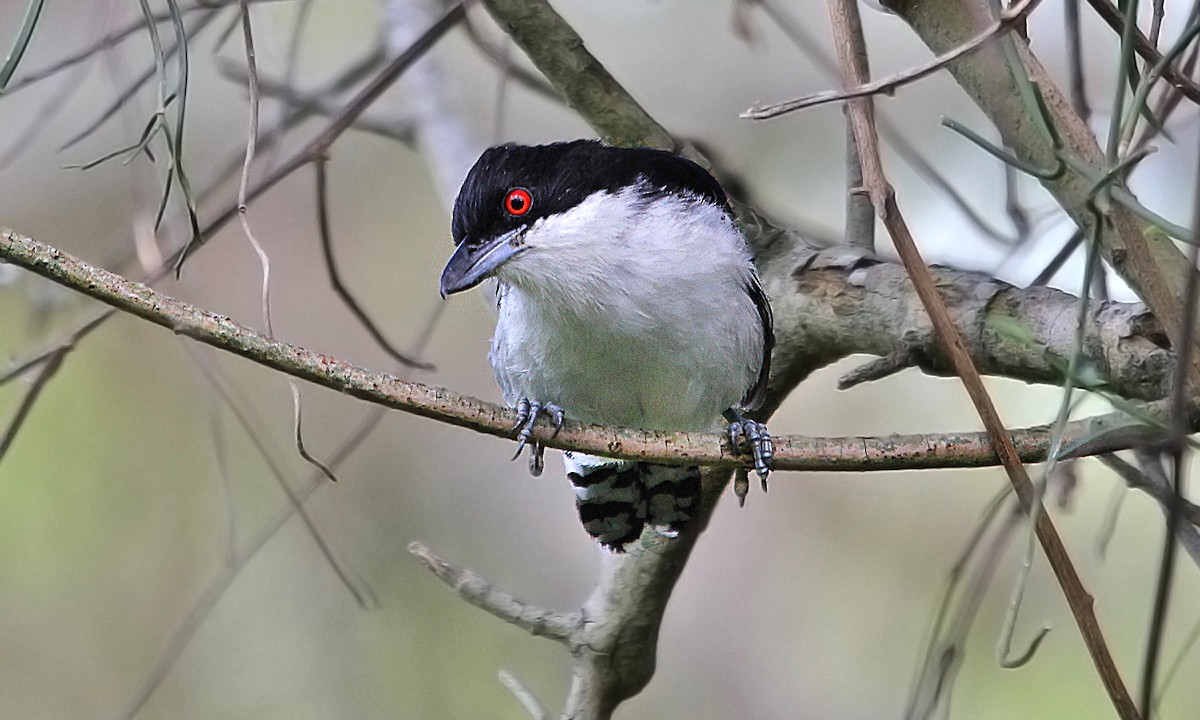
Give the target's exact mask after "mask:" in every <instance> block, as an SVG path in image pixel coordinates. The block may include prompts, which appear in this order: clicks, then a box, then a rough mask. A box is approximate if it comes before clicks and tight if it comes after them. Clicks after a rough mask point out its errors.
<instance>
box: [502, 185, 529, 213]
mask: <svg viewBox="0 0 1200 720" xmlns="http://www.w3.org/2000/svg"><path fill="white" fill-rule="evenodd" d="M531 207H533V196H531V195H530V194H529V191H528V190H526V189H525V188H515V189H513V190H509V191H508V195H506V196H505V197H504V209H505V210H506V211H508V214H509V215H517V216H520V215H524V214H525V213H527V212H529V208H531Z"/></svg>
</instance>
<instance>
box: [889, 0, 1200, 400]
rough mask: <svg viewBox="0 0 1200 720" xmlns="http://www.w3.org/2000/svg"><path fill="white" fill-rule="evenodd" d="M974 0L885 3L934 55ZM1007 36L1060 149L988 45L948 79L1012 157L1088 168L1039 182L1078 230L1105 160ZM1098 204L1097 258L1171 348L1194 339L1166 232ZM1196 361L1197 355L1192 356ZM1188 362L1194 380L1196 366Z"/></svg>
mask: <svg viewBox="0 0 1200 720" xmlns="http://www.w3.org/2000/svg"><path fill="white" fill-rule="evenodd" d="M979 7H980V4H979V3H971V2H965V1H964V0H895V1H894V2H891V3H888V8H889V9H890V10H893V11H894V12H896V13H897V14H898V15H900V16H901V17H902V18H903V19H904V20H905V21H906V22H907V23H908V24H909V25H911V26H912V28H913V30H914V31H915V32H916V33H917V35H919V36H920V37H921V39H922V40H923V41H924V42H925V44H926V45H928V46H929V48H930V50H932V51H933V52H934V53H936V54H941V53H945V52H947V51H949V50H951V49H952V48H954V47H957V46H958V45H960V44H962V43H963V42H966V41H967V40H969V39H970V38H971V37H972V36H974V35H975V34H976V33H977V32H978V29H979V27H980V26H981V25H982V24H983V23H985V22H987V21H988V18H981V17H979V16H978V14H977V11H978V8H979ZM1005 42H1012V43H1013V45H1014V46H1015V48H1016V54H1017V56H1018V57H1019V58H1020V63H1021V65H1022V67H1021V68H1020V69H1018V70H1017V71H1016V72H1020V73H1026V74H1027V75H1028V78H1029V80H1030V81H1031V82H1032V83H1033V84H1034V86H1035V87H1036V89H1037V91H1038V92H1039V93H1040V94H1041V97H1042V99H1043V101H1044V103H1043V104H1044V107H1045V108H1046V112H1047V113H1048V114H1049V116H1050V121H1051V122H1052V123H1053V126H1054V128H1055V131H1056V134H1057V136H1058V142H1059V143H1061V149H1060V148H1056V147H1055V143H1054V140H1053V139H1052V138H1051V137H1050V136H1049V135H1048V134H1047V133H1046V132H1045V131H1043V130H1042V129H1041V126H1042V123H1041V121H1040V118H1038V117H1035V116H1034V115H1033V114H1032V113H1033V112H1034V110H1033V108H1031V107H1029V106H1028V105H1027V104H1026V103H1025V102H1024V101H1023V100H1022V94H1021V92H1020V91H1019V89H1018V87H1017V84H1016V82H1015V80H1014V77H1013V73H1010V72H1009V71H1008V64H1007V60H1006V58H1005V56H1004V53H1003V52H1002V50H1001V48H1000V47H998V46H997V45H996V44H993V45H990V46H987V47H984V48H982V49H980V50H979V51H978V52H975V53H972V54H970V55H967V56H964V57H962V58H959V59H958V60H956V61H954V62H952V63H950V64H949V65H948V66H947V67H948V68H949V69H950V72H951V73H953V75H954V78H955V80H957V81H958V83H959V84H960V85H961V86H962V87H963V89H964V90H966V91H967V93H968V94H969V95H970V96H971V98H972V99H973V100H974V101H975V103H976V104H977V105H978V106H979V108H980V109H981V110H982V111H983V112H984V114H986V115H987V116H988V118H989V119H990V120H991V121H992V122H993V123H994V124H995V126H996V128H997V129H998V130H999V131H1000V135H1001V137H1002V138H1003V140H1004V144H1005V145H1006V146H1008V147H1011V148H1013V150H1014V151H1015V152H1016V154H1017V156H1018V157H1019V158H1020V159H1021V160H1023V161H1025V162H1027V163H1029V164H1030V165H1033V166H1035V167H1040V168H1052V167H1056V166H1058V164H1059V162H1060V160H1061V159H1062V158H1072V159H1075V160H1076V161H1078V162H1079V163H1081V164H1082V165H1084V166H1086V167H1088V168H1090V170H1091V174H1092V177H1084V176H1083V175H1080V174H1078V173H1076V172H1073V171H1067V172H1063V173H1058V174H1054V175H1052V176H1047V177H1046V178H1043V179H1042V184H1043V186H1045V188H1046V189H1047V190H1049V191H1050V193H1051V194H1053V195H1054V197H1055V199H1056V200H1058V203H1059V204H1060V205H1061V206H1062V207H1063V209H1064V210H1065V211H1066V212H1067V214H1069V215H1070V216H1071V219H1072V220H1074V221H1075V223H1076V224H1077V225H1078V226H1079V227H1080V228H1082V229H1084V230H1086V231H1089V232H1090V230H1091V229H1092V227H1093V225H1095V223H1096V222H1097V220H1098V216H1097V215H1096V214H1094V213H1093V212H1092V211H1091V209H1090V207H1091V203H1092V201H1093V199H1094V197H1095V195H1094V192H1095V190H1096V189H1097V186H1096V178H1098V177H1101V176H1102V175H1103V174H1104V171H1105V167H1106V161H1105V158H1104V156H1103V154H1102V153H1101V151H1100V148H1099V146H1098V145H1097V144H1096V140H1095V137H1094V136H1093V135H1092V131H1091V130H1090V129H1089V128H1088V126H1087V124H1086V123H1085V122H1084V121H1083V120H1082V119H1081V118H1080V117H1079V116H1078V115H1077V114H1076V113H1075V112H1074V111H1073V110H1072V109H1071V104H1070V102H1069V100H1068V99H1067V98H1066V97H1065V96H1064V95H1063V93H1062V92H1061V91H1060V90H1059V88H1058V86H1057V85H1056V84H1055V83H1054V82H1053V80H1052V79H1051V78H1050V76H1049V74H1048V73H1047V72H1046V70H1045V68H1044V67H1042V64H1041V63H1040V62H1038V59H1037V58H1036V57H1035V56H1034V55H1033V52H1032V51H1031V50H1030V48H1029V44H1028V42H1027V41H1026V40H1024V39H1023V38H1020V37H1017V36H1016V34H1010V35H1008V36H1007V37H1006V38H1005ZM1111 205H1112V206H1111V207H1109V208H1106V210H1107V217H1106V219H1107V220H1109V221H1110V222H1111V225H1108V226H1106V227H1104V228H1101V229H1100V230H1101V232H1100V234H1099V236H1100V238H1101V245H1102V250H1103V252H1104V256H1105V259H1106V260H1108V261H1109V262H1110V263H1111V264H1112V266H1113V269H1115V270H1116V271H1117V273H1118V274H1120V275H1121V277H1122V278H1124V279H1125V280H1126V281H1127V282H1128V283H1129V284H1130V285H1131V286H1132V287H1133V288H1134V289H1135V290H1136V291H1137V293H1138V296H1139V297H1141V298H1142V299H1143V300H1144V301H1145V302H1146V304H1147V305H1148V306H1149V307H1150V309H1151V310H1152V311H1153V312H1154V314H1155V316H1156V317H1158V318H1159V320H1160V322H1161V323H1162V327H1163V328H1164V329H1165V331H1166V333H1167V335H1169V336H1170V337H1171V338H1172V340H1173V341H1174V344H1175V346H1176V347H1178V346H1179V344H1180V342H1181V341H1184V340H1186V341H1187V342H1195V338H1192V337H1189V335H1190V334H1188V333H1184V332H1183V322H1182V318H1183V303H1182V298H1183V283H1184V279H1185V278H1186V277H1187V272H1186V271H1187V263H1186V261H1185V260H1184V257H1183V254H1182V253H1180V252H1179V251H1178V250H1177V249H1176V248H1175V246H1174V244H1173V243H1172V242H1171V240H1170V239H1169V238H1167V237H1166V236H1165V235H1163V234H1162V233H1159V232H1146V226H1145V225H1144V224H1143V223H1142V222H1141V221H1140V220H1138V219H1137V218H1136V217H1135V216H1134V214H1133V213H1132V212H1130V211H1129V210H1128V209H1126V208H1124V207H1123V206H1121V205H1119V204H1116V203H1112V204H1111ZM1195 357H1197V358H1198V359H1200V353H1197V354H1196V356H1195ZM1198 367H1200V365H1197V363H1193V367H1192V368H1191V371H1192V372H1191V378H1192V382H1193V383H1196V382H1197V379H1198V375H1200V372H1197V371H1196V370H1197V368H1198Z"/></svg>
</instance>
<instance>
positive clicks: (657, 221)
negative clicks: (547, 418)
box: [490, 186, 764, 431]
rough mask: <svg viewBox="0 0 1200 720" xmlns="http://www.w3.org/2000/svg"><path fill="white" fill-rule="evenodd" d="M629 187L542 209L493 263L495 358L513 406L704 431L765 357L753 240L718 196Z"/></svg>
mask: <svg viewBox="0 0 1200 720" xmlns="http://www.w3.org/2000/svg"><path fill="white" fill-rule="evenodd" d="M645 190H646V188H642V187H637V186H635V187H630V188H626V189H624V190H622V191H621V192H618V193H610V192H606V191H600V192H596V193H594V194H592V195H590V196H589V197H587V198H586V199H585V200H584V201H583V202H581V203H580V204H578V205H577V206H575V207H573V208H571V209H570V210H569V211H567V212H563V213H560V214H556V215H553V216H550V217H547V218H543V219H541V220H538V221H537V222H536V223H535V224H534V225H533V226H532V227H531V228H530V229H529V230H528V232H526V233H525V235H524V238H523V242H524V244H525V245H526V247H525V249H524V250H523V251H522V252H520V253H519V254H517V255H515V256H514V257H512V258H511V259H510V260H509V261H508V262H506V263H505V264H504V265H503V266H502V267H500V268H499V270H498V271H497V272H496V277H497V279H498V280H499V281H500V287H499V290H498V292H499V293H500V298H499V300H500V308H499V313H500V315H499V318H498V320H497V323H496V333H495V336H494V339H493V342H492V350H491V355H490V359H491V363H492V368H493V370H494V371H495V374H496V378H497V380H498V381H499V383H500V386H501V389H502V391H503V393H504V398H505V400H507V401H508V402H510V403H516V402H517V401H518V400H520V399H522V398H536V399H538V400H539V401H541V402H543V403H547V402H548V403H554V404H556V405H559V406H561V407H563V408H566V409H567V410H568V412H569V413H570V416H571V417H572V418H573V419H575V420H580V421H584V422H596V423H603V424H613V425H624V426H627V427H642V428H648V429H661V430H684V431H704V430H711V429H713V428H714V427H716V426H717V425H718V423H719V421H720V418H721V413H722V412H724V411H725V410H727V409H728V408H731V407H736V406H737V405H738V404H739V402H740V401H741V400H742V398H743V396H744V394H745V393H746V392H747V390H748V389H749V388H751V387H752V386H753V385H754V383H755V380H756V378H757V377H758V373H759V369H760V367H761V366H762V362H763V332H764V329H763V323H762V321H761V320H760V317H759V312H758V310H757V308H756V306H755V304H754V301H753V300H752V298H751V296H750V295H749V294H748V293H747V288H748V287H749V286H750V284H751V283H752V282H754V280H753V265H752V263H751V258H750V255H749V251H748V250H747V247H746V243H745V240H744V239H743V238H742V236H741V234H740V232H739V231H738V229H737V228H736V227H735V226H734V224H733V221H732V220H731V219H730V218H729V216H728V215H727V214H726V213H725V212H724V211H723V210H722V209H721V208H720V207H718V206H716V205H714V204H712V203H710V202H703V201H701V200H698V199H693V198H690V197H686V196H681V195H662V194H655V193H647V192H645Z"/></svg>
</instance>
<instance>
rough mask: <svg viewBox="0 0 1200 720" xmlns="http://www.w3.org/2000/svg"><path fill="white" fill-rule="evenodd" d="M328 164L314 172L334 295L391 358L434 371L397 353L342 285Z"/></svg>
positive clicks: (320, 160) (323, 248) (324, 251)
mask: <svg viewBox="0 0 1200 720" xmlns="http://www.w3.org/2000/svg"><path fill="white" fill-rule="evenodd" d="M325 161H326V159H325V158H323V157H319V158H317V159H316V160H314V161H313V169H315V170H316V172H317V231H318V233H319V234H320V236H321V254H322V256H323V257H324V258H325V271H326V272H327V273H328V274H329V282H330V284H331V285H333V291H334V293H336V294H337V296H338V297H339V298H341V299H342V304H343V305H345V306H346V309H347V310H349V311H350V314H352V315H353V316H354V317H355V319H357V320H358V323H359V324H360V325H362V327H363V329H364V330H366V331H367V334H368V335H370V336H371V339H372V340H374V341H375V344H376V345H378V346H379V347H380V349H382V350H383V351H384V352H385V353H387V355H388V357H390V358H392V359H393V360H395V361H396V362H398V363H400V364H402V365H405V364H406V365H411V366H412V367H415V368H419V369H421V370H432V369H433V365H431V364H429V363H427V362H422V361H419V360H414V359H412V358H408V357H405V356H404V354H403V353H401V352H400V351H399V350H397V349H396V347H395V346H394V345H392V343H391V341H389V340H388V339H387V338H386V337H384V335H383V331H382V330H380V329H379V326H378V325H376V324H375V321H374V320H372V319H371V316H370V315H368V314H367V311H366V310H364V309H363V307H362V305H361V304H360V303H359V302H358V300H357V298H355V297H354V295H353V294H352V293H351V292H350V288H349V287H347V286H346V283H345V282H343V281H342V275H341V273H340V272H339V271H338V266H337V260H336V259H335V258H334V255H333V231H332V230H331V229H330V223H329V193H328V190H327V187H326V184H327V177H326V175H327V174H326V172H325Z"/></svg>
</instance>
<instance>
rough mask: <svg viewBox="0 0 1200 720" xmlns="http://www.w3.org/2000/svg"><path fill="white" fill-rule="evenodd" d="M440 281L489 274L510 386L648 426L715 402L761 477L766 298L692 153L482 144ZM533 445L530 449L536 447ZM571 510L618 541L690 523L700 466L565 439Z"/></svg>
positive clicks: (537, 400) (711, 412)
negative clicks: (584, 448) (595, 449)
mask: <svg viewBox="0 0 1200 720" xmlns="http://www.w3.org/2000/svg"><path fill="white" fill-rule="evenodd" d="M452 232H453V235H454V240H455V242H456V243H457V244H458V248H457V250H456V251H455V253H454V255H453V257H451V258H450V261H449V262H448V263H447V265H446V269H445V270H444V271H443V273H442V278H441V291H442V294H443V295H448V294H450V293H454V292H459V291H461V290H465V289H467V288H470V287H473V286H474V285H476V284H478V283H479V282H481V281H482V280H484V279H486V278H492V277H494V278H495V279H496V280H497V281H498V289H497V300H498V306H499V317H498V319H497V322H496V332H495V336H494V337H493V340H492V348H491V353H490V354H489V359H490V360H491V364H492V368H493V370H494V372H495V374H496V379H497V381H498V382H499V383H500V387H501V389H502V390H503V393H504V398H505V400H506V401H507V402H509V403H510V404H512V405H513V406H514V407H520V408H522V409H524V410H525V411H526V414H525V416H524V421H523V422H522V423H521V424H519V425H518V428H517V434H518V437H519V438H520V440H521V441H522V442H524V441H528V440H529V437H530V431H531V429H532V427H533V423H534V422H535V421H536V419H537V416H538V413H539V411H540V412H541V413H542V414H548V415H551V418H552V419H553V420H554V421H555V422H556V423H561V418H562V414H563V413H564V412H565V414H566V415H567V416H569V417H571V418H573V419H575V420H580V421H584V422H595V423H602V424H609V425H623V426H626V427H638V428H645V429H650V430H668V431H672V430H673V431H710V430H714V429H716V427H718V425H719V423H720V421H721V418H722V416H724V417H725V418H726V419H727V420H728V421H729V435H730V438H731V440H732V441H733V442H734V444H735V445H737V444H738V442H739V441H740V439H743V438H744V439H745V440H746V441H747V444H748V445H750V447H751V449H752V453H751V456H752V460H753V463H754V467H755V470H756V471H758V473H759V475H760V476H761V477H763V478H764V480H765V477H766V474H767V472H768V470H769V467H770V464H771V458H772V448H771V440H770V435H769V434H767V432H766V428H765V426H763V425H761V424H759V423H756V422H754V421H752V420H749V419H747V418H745V417H744V416H743V415H742V414H741V413H742V412H747V411H752V410H754V409H756V408H757V407H758V406H759V404H760V403H761V400H762V396H763V393H764V390H765V388H766V382H767V375H768V371H769V366H770V356H771V349H772V347H773V345H774V335H773V332H772V321H771V309H770V305H769V304H768V302H767V298H766V295H765V293H764V292H763V290H762V287H761V285H760V284H759V281H758V277H757V275H756V274H755V270H754V265H753V262H752V260H751V257H750V251H749V248H748V247H747V244H746V241H745V239H744V238H743V237H742V235H741V233H740V232H739V231H738V229H737V226H736V225H735V222H734V217H733V213H732V211H731V210H730V207H729V204H728V202H727V201H726V198H725V193H724V191H722V189H721V187H720V185H718V184H717V181H716V180H715V179H713V177H712V176H711V175H709V174H708V173H707V172H706V171H705V170H704V169H703V168H701V167H699V166H698V165H696V164H695V163H693V162H691V161H689V160H687V159H685V158H682V157H679V156H677V155H674V154H672V153H668V152H663V151H659V150H652V149H648V148H614V147H607V146H605V145H602V144H601V143H599V142H597V141H589V140H580V141H575V142H569V143H555V144H552V145H542V146H536V147H525V146H517V145H506V146H501V147H497V148H492V149H490V150H488V151H486V152H485V153H484V154H483V155H482V156H481V157H480V158H479V161H478V162H477V163H476V164H475V166H474V167H473V168H472V169H471V171H470V173H469V174H468V176H467V179H466V181H465V182H464V183H463V187H462V190H461V191H460V193H459V196H458V199H457V201H456V202H455V207H454V218H453V223H452ZM536 450H537V448H536V447H535V451H536ZM566 464H567V474H568V477H569V478H570V480H571V483H572V485H573V487H574V490H575V495H576V503H577V506H578V508H579V516H580V520H581V521H582V523H583V526H584V528H585V529H586V530H587V532H588V533H589V534H591V535H592V536H593V537H594V538H596V539H597V540H598V541H599V542H600V543H601V544H602V545H604V546H605V547H608V548H611V549H613V550H617V551H620V550H622V549H624V547H625V546H626V545H628V544H629V543H631V542H633V541H634V540H636V539H638V537H640V535H641V534H642V532H643V530H644V529H645V528H646V527H651V528H655V529H656V530H658V531H659V532H661V533H663V534H666V535H674V534H677V533H679V532H680V531H682V530H684V529H685V528H687V526H688V525H689V523H690V522H691V521H692V519H693V517H694V516H695V513H696V511H697V510H698V508H699V506H700V470H699V468H697V467H678V466H666V465H654V464H649V463H635V462H630V461H623V460H614V459H611V458H600V457H595V456H590V455H583V454H580V453H567V454H566Z"/></svg>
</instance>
